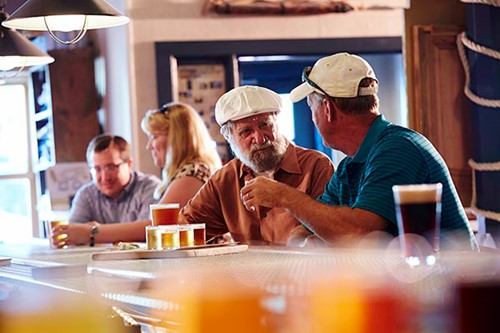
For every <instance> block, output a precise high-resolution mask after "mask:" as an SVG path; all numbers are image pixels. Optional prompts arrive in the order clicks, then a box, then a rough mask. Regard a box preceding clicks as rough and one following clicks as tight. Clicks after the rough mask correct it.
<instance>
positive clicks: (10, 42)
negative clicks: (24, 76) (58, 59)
mask: <svg viewBox="0 0 500 333" xmlns="http://www.w3.org/2000/svg"><path fill="white" fill-rule="evenodd" d="M7 18H8V15H7V13H6V12H4V10H3V6H1V5H0V23H2V22H3V21H4V20H5V19H7ZM52 62H54V58H52V57H51V56H49V55H48V54H47V53H45V52H43V51H42V50H40V49H39V48H38V47H36V46H35V44H33V43H32V42H31V41H30V40H29V39H28V38H26V37H24V36H23V35H21V34H20V33H19V32H17V31H15V30H12V29H8V28H5V27H3V26H1V25H0V71H2V72H3V74H4V76H5V72H7V71H10V70H12V69H14V68H18V70H17V73H18V72H20V71H22V70H23V69H24V68H25V67H29V66H37V65H45V64H50V63H52ZM17 73H16V74H14V76H15V75H17Z"/></svg>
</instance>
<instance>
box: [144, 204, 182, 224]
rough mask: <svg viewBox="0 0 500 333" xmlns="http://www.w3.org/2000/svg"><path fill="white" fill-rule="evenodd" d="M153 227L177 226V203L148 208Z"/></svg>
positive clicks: (178, 208) (178, 206) (178, 207)
mask: <svg viewBox="0 0 500 333" xmlns="http://www.w3.org/2000/svg"><path fill="white" fill-rule="evenodd" d="M149 208H150V211H151V221H152V223H153V225H154V226H157V225H170V224H177V218H178V216H179V210H180V205H179V204H178V203H168V204H155V205H150V206H149Z"/></svg>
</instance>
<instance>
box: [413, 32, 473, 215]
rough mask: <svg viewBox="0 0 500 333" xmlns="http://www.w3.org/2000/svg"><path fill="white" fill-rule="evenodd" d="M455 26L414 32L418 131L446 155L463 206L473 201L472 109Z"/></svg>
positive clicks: (414, 93) (415, 103)
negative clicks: (465, 90) (470, 162)
mask: <svg viewBox="0 0 500 333" xmlns="http://www.w3.org/2000/svg"><path fill="white" fill-rule="evenodd" d="M461 31H462V30H461V29H460V28H459V27H456V26H433V25H425V26H414V27H413V68H414V71H413V75H414V76H413V79H414V81H413V95H414V105H413V110H414V119H415V123H414V127H415V130H417V131H418V132H420V133H422V134H424V135H425V136H426V137H427V138H428V139H429V140H430V141H431V142H432V143H433V144H434V145H435V147H436V148H437V150H438V151H439V152H440V153H441V155H442V156H443V158H444V160H445V161H446V163H447V164H448V167H449V169H450V172H451V176H452V178H453V181H454V182H455V185H456V187H457V190H458V193H459V195H460V198H461V200H462V204H463V205H464V206H466V207H467V206H469V205H470V202H471V196H472V192H471V191H472V180H471V170H470V168H469V166H468V163H467V161H468V159H469V158H471V156H472V134H471V132H472V130H471V110H470V104H469V101H468V100H467V98H466V97H465V95H464V93H463V88H464V80H465V74H464V71H463V68H462V64H461V62H460V58H459V55H458V51H457V46H456V36H457V34H458V33H460V32H461Z"/></svg>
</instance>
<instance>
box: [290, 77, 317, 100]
mask: <svg viewBox="0 0 500 333" xmlns="http://www.w3.org/2000/svg"><path fill="white" fill-rule="evenodd" d="M313 91H314V89H313V87H311V86H310V85H308V84H307V82H304V83H302V84H301V85H300V86H297V87H295V88H294V89H293V90H292V91H290V99H291V100H292V102H294V103H297V102H300V101H301V100H303V99H304V98H306V97H307V95H309V94H310V93H312V92H313Z"/></svg>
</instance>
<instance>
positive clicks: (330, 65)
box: [290, 52, 378, 102]
mask: <svg viewBox="0 0 500 333" xmlns="http://www.w3.org/2000/svg"><path fill="white" fill-rule="evenodd" d="M364 78H372V79H375V81H377V82H374V83H373V84H372V85H370V86H369V87H362V88H360V89H359V90H358V88H359V83H360V82H361V80H363V79H364ZM302 81H303V83H302V84H301V85H299V86H297V87H296V88H294V89H293V90H292V91H291V92H290V99H291V100H292V102H298V101H301V100H302V99H304V98H305V97H307V95H309V94H310V93H312V92H317V93H318V94H321V95H324V93H325V92H326V93H327V94H328V95H329V96H330V97H357V96H367V95H375V94H376V93H377V91H378V80H377V78H376V77H375V72H374V71H373V69H372V67H371V66H370V64H369V63H368V62H366V60H364V59H363V58H361V57H359V56H357V55H354V54H349V53H345V52H343V53H337V54H334V55H331V56H328V57H324V58H321V59H319V60H318V61H316V63H315V64H314V66H313V67H312V69H311V68H310V67H308V68H306V69H305V70H304V73H302ZM314 85H316V86H317V87H320V88H321V89H323V90H324V92H322V91H321V90H320V89H318V88H317V87H315V86H314Z"/></svg>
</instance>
